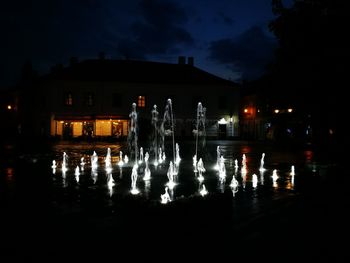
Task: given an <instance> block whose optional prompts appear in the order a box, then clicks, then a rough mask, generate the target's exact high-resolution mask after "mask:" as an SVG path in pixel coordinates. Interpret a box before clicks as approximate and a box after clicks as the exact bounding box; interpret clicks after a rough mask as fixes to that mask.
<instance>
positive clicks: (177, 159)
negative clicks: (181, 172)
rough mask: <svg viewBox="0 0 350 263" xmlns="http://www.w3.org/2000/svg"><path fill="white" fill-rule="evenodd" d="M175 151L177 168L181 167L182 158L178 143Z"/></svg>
mask: <svg viewBox="0 0 350 263" xmlns="http://www.w3.org/2000/svg"><path fill="white" fill-rule="evenodd" d="M175 150H176V157H175V163H176V166H179V164H180V162H181V157H180V147H179V144H178V143H176V144H175Z"/></svg>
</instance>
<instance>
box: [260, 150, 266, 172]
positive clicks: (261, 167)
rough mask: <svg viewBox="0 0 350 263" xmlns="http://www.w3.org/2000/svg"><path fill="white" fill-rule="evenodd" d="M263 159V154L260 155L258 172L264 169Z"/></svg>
mask: <svg viewBox="0 0 350 263" xmlns="http://www.w3.org/2000/svg"><path fill="white" fill-rule="evenodd" d="M264 158H265V153H263V154H262V155H261V159H260V168H259V171H260V172H263V171H265V168H264V163H265V160H264Z"/></svg>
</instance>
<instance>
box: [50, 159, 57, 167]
mask: <svg viewBox="0 0 350 263" xmlns="http://www.w3.org/2000/svg"><path fill="white" fill-rule="evenodd" d="M51 168H52V169H56V168H57V165H56V161H55V160H53V161H52V165H51Z"/></svg>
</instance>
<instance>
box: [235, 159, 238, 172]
mask: <svg viewBox="0 0 350 263" xmlns="http://www.w3.org/2000/svg"><path fill="white" fill-rule="evenodd" d="M235 170H238V160H237V159H235Z"/></svg>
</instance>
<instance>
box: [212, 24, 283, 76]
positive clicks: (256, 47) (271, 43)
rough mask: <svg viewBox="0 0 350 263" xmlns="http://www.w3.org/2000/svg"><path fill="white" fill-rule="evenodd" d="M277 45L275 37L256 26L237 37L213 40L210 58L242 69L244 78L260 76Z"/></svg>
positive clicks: (233, 68)
mask: <svg viewBox="0 0 350 263" xmlns="http://www.w3.org/2000/svg"><path fill="white" fill-rule="evenodd" d="M275 46H276V42H275V40H274V39H272V38H270V37H268V36H267V35H266V34H264V32H263V30H262V29H261V28H260V27H257V26H254V27H252V28H250V29H249V30H247V31H245V32H244V33H242V34H241V35H240V36H238V37H237V38H234V39H232V38H225V39H221V40H217V41H212V42H211V43H210V45H209V59H211V60H213V61H215V62H217V63H219V64H222V65H226V66H227V67H230V68H231V69H232V71H234V72H237V71H240V72H241V73H242V77H243V78H244V79H254V78H257V77H259V76H260V75H261V74H262V73H263V72H264V71H265V69H266V66H267V64H268V63H269V62H271V60H272V59H273V50H274V48H275Z"/></svg>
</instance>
